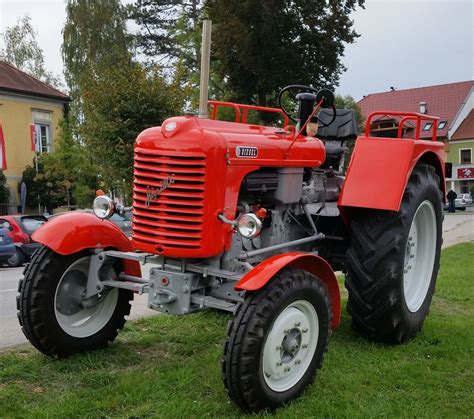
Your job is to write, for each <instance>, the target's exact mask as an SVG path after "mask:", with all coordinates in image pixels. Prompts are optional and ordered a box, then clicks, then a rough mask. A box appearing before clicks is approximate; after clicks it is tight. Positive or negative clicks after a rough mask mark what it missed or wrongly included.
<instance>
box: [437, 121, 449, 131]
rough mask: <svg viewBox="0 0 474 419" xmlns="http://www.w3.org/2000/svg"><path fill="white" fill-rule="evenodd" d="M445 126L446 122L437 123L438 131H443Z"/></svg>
mask: <svg viewBox="0 0 474 419" xmlns="http://www.w3.org/2000/svg"><path fill="white" fill-rule="evenodd" d="M446 124H447V121H439V122H438V129H443V128H444V127H445V126H446Z"/></svg>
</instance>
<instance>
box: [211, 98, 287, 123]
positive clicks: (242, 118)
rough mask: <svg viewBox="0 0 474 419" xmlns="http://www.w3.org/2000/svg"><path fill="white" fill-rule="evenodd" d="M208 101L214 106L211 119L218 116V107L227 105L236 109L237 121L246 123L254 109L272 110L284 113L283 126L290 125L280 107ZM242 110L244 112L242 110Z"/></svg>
mask: <svg viewBox="0 0 474 419" xmlns="http://www.w3.org/2000/svg"><path fill="white" fill-rule="evenodd" d="M208 103H209V105H210V106H211V108H212V113H211V119H216V118H217V108H218V107H226V108H232V109H234V111H235V122H241V123H242V124H246V123H247V116H248V114H249V111H250V110H252V111H261V112H272V113H279V114H282V115H283V126H284V127H286V126H287V125H288V117H287V116H286V115H285V114H284V113H283V111H282V110H281V109H279V108H267V107H266V106H257V105H243V104H241V103H232V102H221V101H218V100H210V101H209V102H208ZM241 110H242V111H243V112H241Z"/></svg>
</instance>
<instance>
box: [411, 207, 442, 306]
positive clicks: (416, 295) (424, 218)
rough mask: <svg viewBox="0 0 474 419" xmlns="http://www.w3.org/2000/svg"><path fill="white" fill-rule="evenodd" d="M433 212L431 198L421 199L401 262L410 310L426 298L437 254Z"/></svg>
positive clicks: (434, 215) (420, 304)
mask: <svg viewBox="0 0 474 419" xmlns="http://www.w3.org/2000/svg"><path fill="white" fill-rule="evenodd" d="M436 231H437V228H436V214H435V210H434V207H433V204H432V203H431V201H428V200H426V201H423V202H422V203H421V204H420V205H419V207H418V209H417V210H416V212H415V215H414V217H413V221H412V223H411V226H410V231H409V233H408V239H407V245H406V248H405V260H404V263H403V292H404V297H405V303H406V306H407V308H408V310H410V311H411V312H412V313H414V312H416V311H418V310H419V308H420V307H421V306H422V304H423V302H424V301H425V297H426V294H427V292H428V288H429V285H430V282H431V276H432V274H433V267H434V266H433V265H434V260H435V256H436Z"/></svg>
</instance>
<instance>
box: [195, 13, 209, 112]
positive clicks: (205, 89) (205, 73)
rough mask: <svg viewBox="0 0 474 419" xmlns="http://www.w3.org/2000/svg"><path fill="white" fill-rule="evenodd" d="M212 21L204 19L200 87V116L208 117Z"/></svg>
mask: <svg viewBox="0 0 474 419" xmlns="http://www.w3.org/2000/svg"><path fill="white" fill-rule="evenodd" d="M211 28H212V21H210V20H204V21H203V25H202V44H201V83H200V87H199V114H198V117H199V118H207V116H208V115H207V101H208V99H209V64H210V59H211Z"/></svg>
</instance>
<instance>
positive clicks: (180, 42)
mask: <svg viewBox="0 0 474 419" xmlns="http://www.w3.org/2000/svg"><path fill="white" fill-rule="evenodd" d="M203 5H204V1H202V0H136V1H135V3H134V4H132V5H130V6H129V8H128V11H129V18H130V19H133V20H134V21H135V23H136V24H137V25H138V27H139V28H140V30H139V32H138V33H136V34H135V35H134V38H135V42H136V45H137V47H138V49H139V51H140V52H141V53H143V54H144V55H145V57H146V58H147V60H148V62H149V63H151V64H157V63H159V64H161V65H164V66H165V67H166V66H170V65H171V66H174V65H175V63H176V62H179V63H182V64H183V65H184V66H185V67H186V68H187V69H188V71H190V72H192V71H196V70H197V66H198V63H199V58H200V55H199V54H200V47H201V28H200V21H201V12H202V8H203ZM163 61H165V62H164V63H163Z"/></svg>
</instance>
